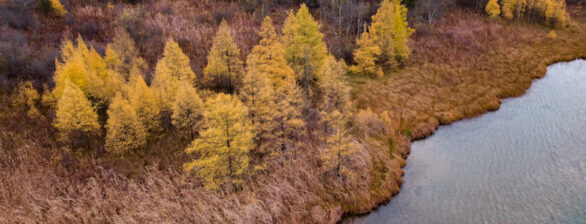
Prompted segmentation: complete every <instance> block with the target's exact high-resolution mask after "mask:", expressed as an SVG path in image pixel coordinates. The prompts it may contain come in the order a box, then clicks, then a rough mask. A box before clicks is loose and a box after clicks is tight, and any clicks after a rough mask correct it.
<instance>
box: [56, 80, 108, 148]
mask: <svg viewBox="0 0 586 224" xmlns="http://www.w3.org/2000/svg"><path fill="white" fill-rule="evenodd" d="M54 126H55V127H56V128H57V129H58V130H59V140H61V141H63V142H68V141H71V140H72V139H69V137H70V134H77V133H76V132H80V133H83V134H87V135H98V133H99V131H100V125H99V124H98V114H97V113H96V111H94V109H93V108H92V106H91V103H90V101H89V100H88V99H87V98H85V96H84V94H83V92H82V91H81V89H80V88H79V87H77V85H75V83H74V82H71V81H69V79H66V80H65V81H64V87H63V92H62V97H60V98H59V101H58V102H57V111H56V117H55V123H54Z"/></svg>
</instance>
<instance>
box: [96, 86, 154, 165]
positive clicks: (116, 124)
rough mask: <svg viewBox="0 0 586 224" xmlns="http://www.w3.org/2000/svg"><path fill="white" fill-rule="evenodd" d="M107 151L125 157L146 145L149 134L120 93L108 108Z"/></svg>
mask: <svg viewBox="0 0 586 224" xmlns="http://www.w3.org/2000/svg"><path fill="white" fill-rule="evenodd" d="M106 129H107V133H106V151H108V152H110V153H113V154H116V155H124V154H126V153H127V152H129V151H132V150H136V149H138V148H140V147H141V146H143V145H144V144H145V143H146V136H147V132H146V129H145V128H144V126H143V124H142V123H141V122H140V120H139V119H138V116H136V113H135V111H134V109H133V108H132V106H131V105H130V103H129V102H128V101H127V100H126V99H124V98H123V97H122V94H120V93H118V94H117V95H116V96H115V97H114V99H112V103H111V104H110V107H109V108H108V123H107V124H106Z"/></svg>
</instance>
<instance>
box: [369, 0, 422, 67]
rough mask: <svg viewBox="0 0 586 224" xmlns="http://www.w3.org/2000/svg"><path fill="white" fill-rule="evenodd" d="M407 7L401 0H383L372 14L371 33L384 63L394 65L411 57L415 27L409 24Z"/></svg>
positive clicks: (380, 58) (380, 59)
mask: <svg viewBox="0 0 586 224" xmlns="http://www.w3.org/2000/svg"><path fill="white" fill-rule="evenodd" d="M407 25H408V24H407V8H406V7H405V6H404V5H402V4H401V0H383V1H382V2H381V4H380V7H379V8H378V10H377V12H376V14H374V15H373V16H372V24H371V26H370V35H371V38H373V41H374V42H375V43H377V44H378V46H379V48H380V50H381V55H380V56H379V61H380V62H381V63H382V64H383V65H387V66H392V65H395V64H396V62H397V61H398V62H400V61H403V60H406V59H408V58H409V55H410V54H411V50H410V49H409V46H408V45H407V44H408V41H409V36H411V34H412V33H413V29H411V28H409V27H408V26H407Z"/></svg>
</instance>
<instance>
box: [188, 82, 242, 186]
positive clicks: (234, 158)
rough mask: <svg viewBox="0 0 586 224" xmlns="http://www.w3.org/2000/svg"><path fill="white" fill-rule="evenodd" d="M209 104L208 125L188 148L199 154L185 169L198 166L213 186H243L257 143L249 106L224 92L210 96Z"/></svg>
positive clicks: (191, 151) (207, 182)
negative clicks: (253, 147) (253, 148)
mask: <svg viewBox="0 0 586 224" xmlns="http://www.w3.org/2000/svg"><path fill="white" fill-rule="evenodd" d="M206 105H207V110H206V111H205V112H204V118H205V120H206V125H207V129H206V130H204V131H203V132H202V133H201V135H200V138H197V139H195V140H194V141H193V143H192V144H191V146H190V147H188V148H187V149H186V150H185V152H186V153H188V154H190V153H195V154H196V155H197V157H198V158H197V159H195V160H193V161H192V162H189V163H186V164H185V165H184V170H185V171H190V170H193V169H194V168H195V167H197V173H198V175H199V176H200V177H201V178H202V179H203V180H204V183H205V187H207V188H210V189H218V188H219V187H220V186H222V185H224V184H227V185H229V186H236V187H238V186H241V185H242V184H243V183H244V180H243V179H244V178H245V177H246V176H247V175H248V174H249V173H250V172H249V158H248V153H249V151H250V150H251V149H252V145H253V134H252V131H251V128H250V124H249V121H248V109H247V108H246V106H244V105H243V104H242V102H240V100H238V98H236V97H232V96H231V95H226V94H223V93H220V94H218V95H217V96H216V97H214V98H212V99H210V100H209V101H208V102H207V103H206Z"/></svg>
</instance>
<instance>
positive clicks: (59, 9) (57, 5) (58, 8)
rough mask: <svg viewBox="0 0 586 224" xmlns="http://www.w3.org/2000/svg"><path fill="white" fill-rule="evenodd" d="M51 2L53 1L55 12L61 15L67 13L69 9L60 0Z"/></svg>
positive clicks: (50, 0) (52, 5)
mask: <svg viewBox="0 0 586 224" xmlns="http://www.w3.org/2000/svg"><path fill="white" fill-rule="evenodd" d="M49 2H50V3H51V8H52V9H53V12H55V15H57V16H60V17H61V16H64V15H65V14H67V10H66V9H65V7H64V6H63V4H61V2H60V1H59V0H49Z"/></svg>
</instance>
